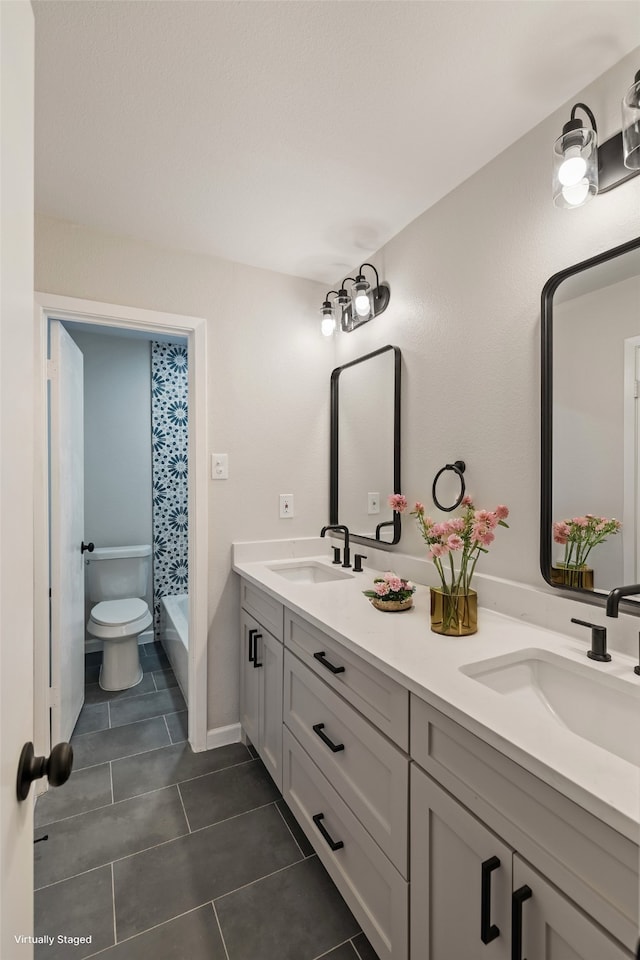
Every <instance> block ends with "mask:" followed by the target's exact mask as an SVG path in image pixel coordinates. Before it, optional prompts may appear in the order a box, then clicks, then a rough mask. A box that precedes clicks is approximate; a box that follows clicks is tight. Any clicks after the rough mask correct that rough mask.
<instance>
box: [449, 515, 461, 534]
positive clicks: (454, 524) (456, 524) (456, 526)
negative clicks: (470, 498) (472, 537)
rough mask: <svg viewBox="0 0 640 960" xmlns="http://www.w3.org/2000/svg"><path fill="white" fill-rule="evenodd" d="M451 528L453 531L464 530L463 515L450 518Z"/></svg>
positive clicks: (459, 531)
mask: <svg viewBox="0 0 640 960" xmlns="http://www.w3.org/2000/svg"><path fill="white" fill-rule="evenodd" d="M449 529H450V530H451V531H452V532H453V533H461V532H462V530H464V520H463V519H462V517H454V518H453V520H449Z"/></svg>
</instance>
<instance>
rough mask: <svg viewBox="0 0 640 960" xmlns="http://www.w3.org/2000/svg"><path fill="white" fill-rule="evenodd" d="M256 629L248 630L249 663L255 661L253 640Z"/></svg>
mask: <svg viewBox="0 0 640 960" xmlns="http://www.w3.org/2000/svg"><path fill="white" fill-rule="evenodd" d="M257 633H258V631H257V630H255V629H253V630H249V663H255V659H256V654H255V651H254V649H253V642H254V640H255V638H256V635H257Z"/></svg>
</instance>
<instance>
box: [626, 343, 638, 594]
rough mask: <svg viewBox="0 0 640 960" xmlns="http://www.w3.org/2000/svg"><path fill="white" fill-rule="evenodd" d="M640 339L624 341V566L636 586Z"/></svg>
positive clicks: (629, 579) (631, 581) (630, 581)
mask: <svg viewBox="0 0 640 960" xmlns="http://www.w3.org/2000/svg"><path fill="white" fill-rule="evenodd" d="M639 348H640V337H628V338H627V339H625V341H624V384H623V454H624V463H623V486H622V490H623V494H622V498H623V506H622V564H623V573H624V582H625V583H633V582H634V581H635V580H636V579H637V578H636V570H637V564H638V552H637V549H638V545H637V538H638V534H637V526H636V520H637V511H638V492H639V491H638V471H637V463H638V426H639V425H638V414H637V409H638V402H639V401H638V399H637V398H636V396H635V394H636V380H637V377H638V362H637V351H638V349H639Z"/></svg>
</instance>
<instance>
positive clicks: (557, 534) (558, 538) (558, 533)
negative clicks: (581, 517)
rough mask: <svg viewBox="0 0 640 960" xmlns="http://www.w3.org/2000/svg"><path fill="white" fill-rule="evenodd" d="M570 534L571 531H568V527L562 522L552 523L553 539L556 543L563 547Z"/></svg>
mask: <svg viewBox="0 0 640 960" xmlns="http://www.w3.org/2000/svg"><path fill="white" fill-rule="evenodd" d="M570 533H571V530H570V529H569V525H568V524H567V523H565V522H564V521H562V520H559V521H557V522H556V523H554V525H553V539H554V540H555V542H556V543H560V544H562V545H564V544H565V543H566V542H567V541H568V539H569V534H570Z"/></svg>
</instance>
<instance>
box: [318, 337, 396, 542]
mask: <svg viewBox="0 0 640 960" xmlns="http://www.w3.org/2000/svg"><path fill="white" fill-rule="evenodd" d="M401 365H402V357H401V354H400V349H399V347H393V346H391V345H387V346H386V347H381V348H380V349H379V350H374V351H373V352H372V353H367V354H366V355H365V356H363V357H358V358H357V359H356V360H351V361H350V362H349V363H345V364H343V365H342V366H341V367H336V368H335V370H333V371H332V373H331V449H330V464H329V475H330V479H329V518H330V519H329V522H330V523H331V524H338V523H340V524H345V525H346V526H347V527H348V528H349V533H350V536H351V538H352V539H353V540H355V541H356V542H358V543H371V542H373V543H375V545H376V546H381V547H385V546H391V545H392V544H394V543H398V541H399V540H400V533H401V520H400V514H399V513H394V512H393V511H392V510H391V509H390V507H389V506H388V504H387V497H388V495H389V494H390V493H400V371H401Z"/></svg>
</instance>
